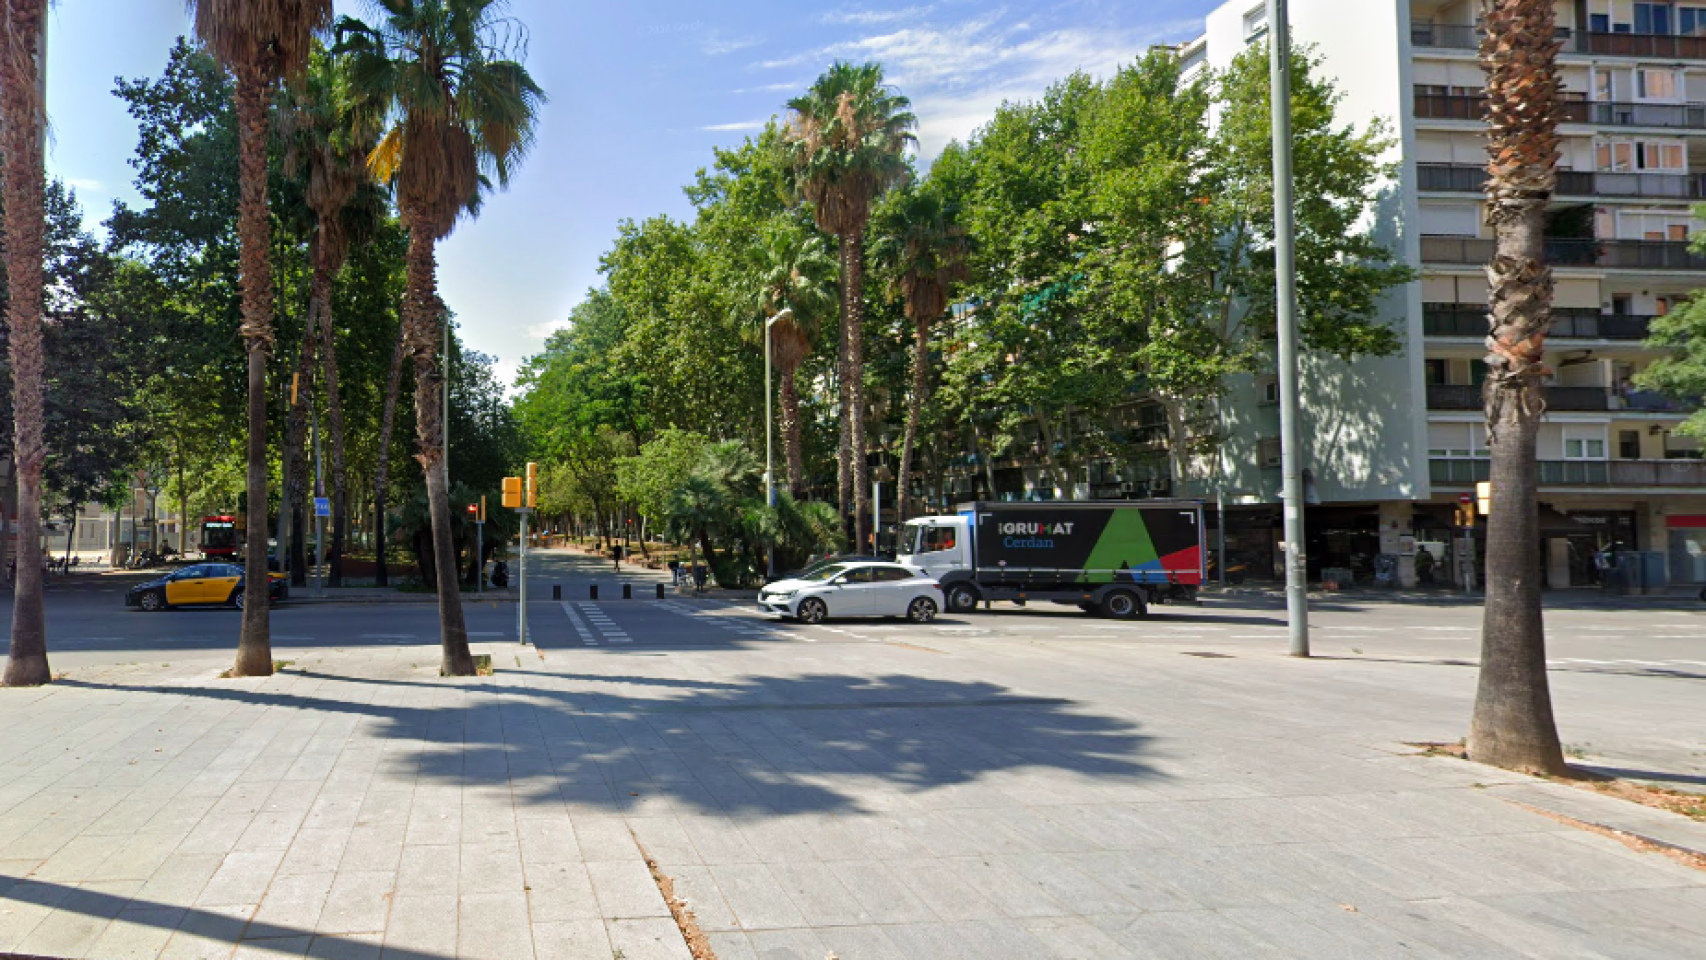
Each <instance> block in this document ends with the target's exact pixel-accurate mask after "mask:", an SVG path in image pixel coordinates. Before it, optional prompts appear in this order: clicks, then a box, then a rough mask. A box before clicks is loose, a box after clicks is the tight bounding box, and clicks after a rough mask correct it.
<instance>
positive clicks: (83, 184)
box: [63, 177, 101, 193]
mask: <svg viewBox="0 0 1706 960" xmlns="http://www.w3.org/2000/svg"><path fill="white" fill-rule="evenodd" d="M63 179H64V180H65V185H66V186H68V187H70V188H71V189H73V190H77V191H81V192H83V193H100V192H101V181H99V180H91V179H89V178H87V177H65V178H63Z"/></svg>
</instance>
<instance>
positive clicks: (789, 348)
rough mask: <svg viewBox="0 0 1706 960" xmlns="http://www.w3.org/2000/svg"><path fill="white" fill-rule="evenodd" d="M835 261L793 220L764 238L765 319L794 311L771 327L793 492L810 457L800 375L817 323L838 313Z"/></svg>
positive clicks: (760, 284) (758, 272)
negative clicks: (803, 443)
mask: <svg viewBox="0 0 1706 960" xmlns="http://www.w3.org/2000/svg"><path fill="white" fill-rule="evenodd" d="M835 266H836V265H835V260H834V258H833V257H832V256H831V255H830V252H829V247H828V244H826V243H825V242H824V238H823V236H822V235H821V234H818V233H816V232H815V231H813V230H811V229H810V227H804V226H802V225H801V224H799V223H798V222H796V221H794V220H792V219H791V218H789V217H785V216H784V217H781V218H778V219H777V220H776V221H775V222H773V223H771V224H770V225H769V226H768V227H767V228H766V229H765V231H764V233H763V234H762V235H761V236H760V237H759V241H758V246H757V249H756V259H755V263H754V267H755V270H754V274H755V280H756V282H755V283H754V284H753V286H754V288H755V289H756V290H757V292H758V298H759V300H760V301H761V302H760V303H759V304H758V305H757V306H758V309H759V312H761V313H763V314H764V315H766V316H772V315H775V314H778V313H780V312H781V311H782V310H783V309H787V310H788V311H789V314H788V316H785V317H782V318H781V319H780V320H777V321H776V322H775V323H774V324H772V325H771V327H770V346H771V350H772V359H773V360H774V361H775V364H776V372H777V377H778V379H779V380H780V381H781V395H782V396H781V401H782V402H781V407H782V447H783V451H784V459H785V460H786V461H787V465H788V489H789V491H790V492H792V493H793V495H794V496H796V497H798V496H801V495H802V493H803V492H804V489H805V482H806V477H805V473H806V469H805V454H804V452H803V450H802V449H801V443H800V391H799V383H798V381H797V379H796V375H797V374H798V373H799V370H800V364H802V363H804V362H805V359H806V357H807V356H810V355H811V351H812V341H813V339H814V338H815V337H816V335H817V329H818V322H819V320H820V319H822V318H823V317H825V316H827V315H828V314H829V313H830V312H831V311H832V310H834V308H835V302H836V295H835V287H836V273H835Z"/></svg>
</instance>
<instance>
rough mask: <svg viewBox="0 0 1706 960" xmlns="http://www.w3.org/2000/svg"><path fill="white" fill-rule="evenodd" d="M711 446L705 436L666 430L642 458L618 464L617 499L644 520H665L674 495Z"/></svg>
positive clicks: (644, 447) (642, 450)
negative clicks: (645, 518) (647, 518)
mask: <svg viewBox="0 0 1706 960" xmlns="http://www.w3.org/2000/svg"><path fill="white" fill-rule="evenodd" d="M709 445H710V440H708V439H707V438H706V437H704V436H703V435H702V434H697V433H690V432H688V431H686V430H677V429H675V428H674V427H670V428H667V429H665V430H663V431H662V432H660V433H659V434H658V435H657V437H655V438H654V439H652V440H651V441H649V442H648V443H647V444H646V445H645V446H643V447H641V448H640V452H639V453H638V454H635V455H634V456H631V457H623V458H622V459H621V460H619V461H618V462H617V464H616V492H617V495H618V496H620V497H621V498H622V499H623V500H625V501H627V502H628V503H630V504H632V505H633V507H634V509H635V510H637V511H639V513H640V516H642V517H649V518H653V519H658V520H662V519H663V518H664V517H665V516H666V515H667V514H668V511H669V498H670V495H671V494H673V493H674V492H675V491H676V490H677V489H679V488H680V487H681V486H682V485H683V484H685V483H686V482H687V480H688V478H689V477H690V476H692V474H693V468H694V467H695V466H696V465H697V464H698V463H699V461H700V459H701V458H702V457H703V456H704V454H705V451H706V449H707V448H708V447H709Z"/></svg>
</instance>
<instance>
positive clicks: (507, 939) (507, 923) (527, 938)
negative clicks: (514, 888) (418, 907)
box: [456, 894, 534, 960]
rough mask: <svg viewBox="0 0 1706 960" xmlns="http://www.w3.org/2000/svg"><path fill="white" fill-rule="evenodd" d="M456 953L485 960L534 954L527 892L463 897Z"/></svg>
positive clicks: (524, 958)
mask: <svg viewBox="0 0 1706 960" xmlns="http://www.w3.org/2000/svg"><path fill="white" fill-rule="evenodd" d="M456 955H457V956H458V957H468V958H481V960H484V958H490V960H529V958H531V957H533V955H534V953H533V935H532V931H531V930H530V929H529V927H528V920H527V897H526V895H525V894H496V895H488V896H464V897H462V898H461V899H460V901H459V906H458V910H457V936H456Z"/></svg>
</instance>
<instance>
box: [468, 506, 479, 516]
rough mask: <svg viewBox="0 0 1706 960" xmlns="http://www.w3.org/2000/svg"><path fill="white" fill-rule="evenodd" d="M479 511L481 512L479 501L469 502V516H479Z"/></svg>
mask: <svg viewBox="0 0 1706 960" xmlns="http://www.w3.org/2000/svg"><path fill="white" fill-rule="evenodd" d="M479 513H480V505H479V504H477V503H470V504H468V514H469V516H477V515H479Z"/></svg>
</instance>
